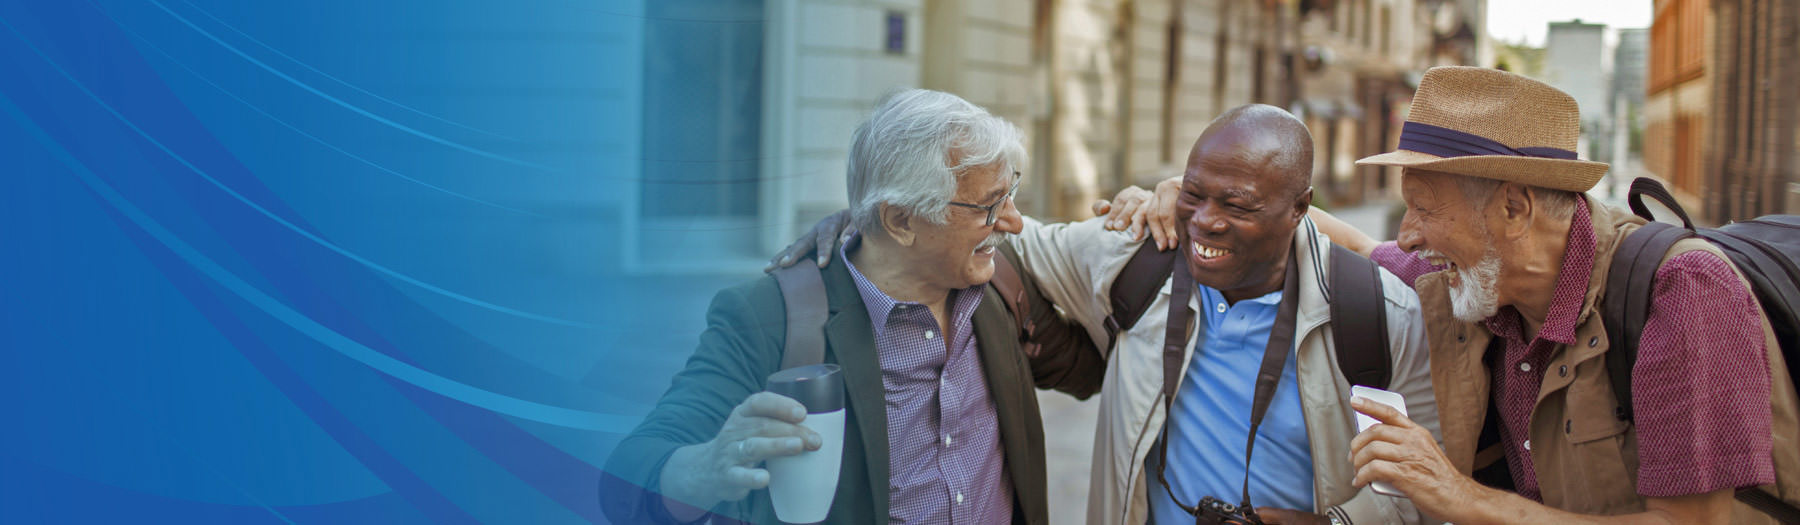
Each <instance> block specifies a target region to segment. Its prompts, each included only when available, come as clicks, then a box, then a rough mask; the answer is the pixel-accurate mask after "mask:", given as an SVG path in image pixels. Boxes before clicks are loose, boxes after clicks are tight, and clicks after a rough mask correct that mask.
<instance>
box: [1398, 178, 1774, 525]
mask: <svg viewBox="0 0 1800 525" xmlns="http://www.w3.org/2000/svg"><path fill="white" fill-rule="evenodd" d="M1570 222H1571V227H1570V228H1569V240H1568V247H1567V249H1566V251H1565V252H1564V254H1563V261H1562V267H1561V270H1560V271H1559V272H1558V274H1557V279H1556V288H1555V290H1554V291H1553V292H1552V296H1551V301H1550V310H1549V312H1548V315H1546V317H1545V319H1544V323H1543V325H1542V326H1541V327H1540V328H1539V329H1538V333H1537V335H1536V336H1535V337H1533V338H1532V339H1531V340H1529V341H1528V340H1526V339H1525V335H1524V334H1525V330H1524V319H1523V318H1521V317H1520V315H1519V313H1518V311H1517V310H1514V309H1513V308H1512V307H1510V306H1508V307H1503V308H1501V309H1500V311H1499V312H1498V313H1496V314H1495V315H1494V316H1493V317H1489V318H1487V319H1486V320H1484V321H1483V322H1482V323H1483V325H1484V326H1485V327H1486V328H1487V329H1488V331H1490V332H1493V334H1494V336H1495V337H1496V338H1498V339H1500V340H1501V341H1503V342H1504V343H1505V354H1504V355H1503V356H1500V358H1501V359H1502V361H1501V364H1500V366H1497V367H1496V368H1495V369H1494V370H1493V374H1494V377H1493V381H1494V384H1493V392H1494V394H1493V395H1494V400H1495V405H1496V406H1497V407H1498V408H1499V411H1500V417H1501V420H1500V422H1501V425H1500V426H1501V433H1502V437H1503V438H1505V440H1506V446H1505V447H1504V449H1505V450H1506V461H1507V466H1508V467H1511V469H1512V473H1513V482H1514V485H1515V488H1516V489H1517V490H1518V491H1519V495H1521V496H1525V497H1528V498H1531V499H1532V500H1534V501H1541V500H1542V498H1541V497H1540V494H1539V492H1538V481H1537V475H1536V473H1535V471H1534V470H1533V468H1532V464H1531V453H1530V450H1531V449H1530V443H1529V439H1530V435H1529V432H1530V423H1531V411H1532V409H1533V408H1534V407H1535V406H1536V403H1537V395H1538V390H1539V385H1541V384H1542V383H1543V380H1544V373H1545V370H1544V368H1545V364H1546V363H1548V362H1549V360H1550V354H1551V352H1552V350H1553V349H1555V348H1556V346H1557V345H1559V344H1562V345H1570V344H1574V343H1575V328H1576V327H1577V325H1579V324H1580V323H1581V321H1582V319H1580V318H1579V316H1580V314H1581V311H1582V306H1583V305H1584V302H1585V300H1586V292H1587V289H1588V279H1589V278H1590V277H1591V276H1592V274H1593V273H1592V272H1593V269H1594V252H1595V249H1596V248H1595V241H1594V226H1593V221H1592V220H1591V218H1590V215H1589V212H1588V207H1587V203H1586V202H1585V201H1577V205H1576V209H1575V216H1574V217H1573V219H1572V220H1571V221H1570ZM1370 258H1371V259H1374V260H1375V262H1376V263H1378V264H1380V265H1382V267H1384V268H1387V269H1388V271H1391V272H1393V273H1394V275H1396V276H1398V277H1400V279H1401V280H1404V281H1406V282H1407V283H1413V282H1414V281H1416V280H1417V279H1418V278H1419V276H1421V275H1424V274H1426V273H1431V272H1435V271H1438V270H1441V269H1442V268H1441V267H1437V266H1433V265H1431V264H1428V263H1426V262H1424V261H1423V260H1421V259H1419V258H1417V257H1413V256H1411V255H1409V254H1407V253H1405V252H1403V251H1401V250H1400V248H1399V247H1398V245H1396V244H1395V243H1393V242H1387V243H1383V244H1382V245H1381V246H1379V247H1376V248H1375V251H1374V252H1373V253H1372V254H1371V255H1370ZM1651 286H1652V287H1653V290H1652V291H1651V303H1650V313H1649V317H1648V319H1647V320H1646V321H1645V324H1644V332H1643V334H1642V335H1641V336H1640V338H1639V340H1638V361H1637V364H1636V365H1635V366H1634V367H1633V369H1632V376H1633V379H1632V387H1631V388H1632V409H1633V411H1634V412H1635V413H1636V417H1635V419H1634V422H1635V424H1636V425H1637V436H1638V472H1637V491H1638V494H1640V495H1643V496H1645V497H1652V498H1654V497H1672V496H1682V495H1689V494H1702V493H1706V492H1712V491H1714V490H1719V489H1723V488H1735V487H1747V486H1754V485H1762V484H1768V483H1773V482H1774V481H1775V466H1774V462H1773V460H1772V459H1771V458H1770V455H1769V450H1770V446H1771V443H1770V423H1769V420H1770V415H1769V365H1768V360H1767V357H1766V354H1765V349H1764V347H1763V334H1762V324H1761V322H1762V311H1761V309H1760V308H1759V307H1758V306H1757V303H1756V301H1755V299H1754V297H1753V296H1752V295H1751V294H1750V291H1749V290H1748V289H1746V288H1745V287H1744V284H1743V283H1742V282H1741V281H1739V280H1738V277H1737V275H1736V274H1735V273H1734V272H1732V270H1731V266H1730V265H1729V263H1727V262H1726V261H1724V260H1722V259H1720V258H1718V257H1717V256H1714V255H1712V254H1709V253H1705V252H1689V253H1684V254H1681V255H1678V256H1676V257H1674V258H1671V259H1670V260H1669V261H1668V262H1667V263H1666V264H1664V265H1663V266H1662V267H1661V268H1658V269H1657V271H1656V278H1655V279H1654V280H1653V281H1652V284H1651Z"/></svg>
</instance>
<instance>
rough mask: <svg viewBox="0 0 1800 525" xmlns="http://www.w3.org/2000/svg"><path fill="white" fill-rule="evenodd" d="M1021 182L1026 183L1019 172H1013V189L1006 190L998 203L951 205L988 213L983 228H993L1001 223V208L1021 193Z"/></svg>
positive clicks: (957, 203)
mask: <svg viewBox="0 0 1800 525" xmlns="http://www.w3.org/2000/svg"><path fill="white" fill-rule="evenodd" d="M1021 182H1025V179H1024V178H1022V177H1020V176H1019V172H1017V171H1015V172H1013V184H1012V189H1010V190H1006V195H1002V196H1000V200H999V201H998V202H995V203H993V204H989V205H986V206H983V205H980V204H969V203H966V202H956V201H950V205H951V206H962V207H964V208H969V209H973V210H981V211H985V212H987V223H985V224H983V226H993V225H994V223H996V222H1000V207H1001V206H1004V205H1006V201H1010V200H1012V199H1013V195H1016V194H1018V193H1019V183H1021Z"/></svg>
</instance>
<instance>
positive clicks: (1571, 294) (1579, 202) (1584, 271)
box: [1485, 196, 1595, 345]
mask: <svg viewBox="0 0 1800 525" xmlns="http://www.w3.org/2000/svg"><path fill="white" fill-rule="evenodd" d="M1594 251H1595V241H1594V223H1593V219H1592V218H1591V214H1589V212H1588V205H1587V200H1586V199H1582V198H1579V196H1578V197H1577V198H1576V199H1575V214H1574V217H1572V218H1570V219H1569V240H1568V242H1567V243H1566V247H1565V248H1564V249H1563V260H1562V268H1561V269H1560V270H1558V271H1557V274H1556V288H1555V289H1554V290H1552V292H1551V296H1550V311H1549V312H1548V313H1547V314H1546V315H1545V316H1544V325H1543V326H1542V327H1540V328H1539V329H1538V333H1537V337H1538V338H1540V339H1547V340H1550V341H1555V342H1558V343H1562V344H1565V345H1567V344H1574V343H1575V328H1576V322H1577V321H1579V320H1580V315H1581V307H1582V305H1583V304H1585V303H1586V302H1587V289H1588V279H1589V278H1591V277H1592V276H1593V272H1594ZM1508 310H1510V309H1508ZM1511 311H1512V312H1513V315H1514V316H1517V313H1516V312H1517V310H1511ZM1506 313H1507V310H1503V311H1502V312H1501V313H1500V314H1497V315H1495V316H1493V317H1489V318H1487V320H1486V321H1485V323H1486V324H1487V327H1488V331H1490V332H1493V333H1502V332H1501V330H1500V328H1501V326H1502V325H1501V324H1500V318H1501V317H1502V316H1504V315H1505V314H1506ZM1520 321H1522V320H1520Z"/></svg>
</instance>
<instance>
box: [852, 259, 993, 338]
mask: <svg viewBox="0 0 1800 525" xmlns="http://www.w3.org/2000/svg"><path fill="white" fill-rule="evenodd" d="M861 243H862V234H860V233H858V234H855V235H853V236H852V237H851V238H850V240H848V241H845V242H844V243H843V245H842V246H839V247H838V260H841V261H844V267H846V268H849V269H850V278H851V280H853V281H855V282H856V292H857V293H858V294H861V295H862V300H863V301H862V302H863V307H864V308H867V309H868V311H869V323H870V324H871V325H874V327H875V337H877V338H879V337H881V332H882V330H884V329H885V328H887V320H888V315H889V314H892V313H893V312H894V311H895V309H908V308H925V305H923V304H920V303H916V302H902V301H899V300H896V299H894V298H893V297H890V296H888V294H887V292H883V291H881V289H880V288H876V287H875V283H874V282H871V281H869V278H867V277H864V276H863V274H862V271H861V270H858V269H856V263H853V262H850V253H849V252H850V251H854V250H855V247H856V246H858V245H860V244H861ZM982 286H985V285H975V286H971V287H968V288H962V289H959V290H951V291H950V296H949V297H948V298H946V299H945V302H946V303H948V305H949V306H950V320H951V322H959V321H961V320H962V319H963V318H966V317H969V316H972V315H974V313H975V307H977V306H980V305H981V297H982V294H981V293H980V290H981V287H982ZM962 292H974V293H962Z"/></svg>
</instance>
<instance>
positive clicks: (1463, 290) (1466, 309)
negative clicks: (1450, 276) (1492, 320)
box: [1450, 247, 1500, 323]
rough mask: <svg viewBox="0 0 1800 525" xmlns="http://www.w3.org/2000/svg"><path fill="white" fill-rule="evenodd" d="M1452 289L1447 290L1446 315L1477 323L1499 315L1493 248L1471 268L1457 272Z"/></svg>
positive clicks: (1497, 265)
mask: <svg viewBox="0 0 1800 525" xmlns="http://www.w3.org/2000/svg"><path fill="white" fill-rule="evenodd" d="M1456 273H1457V275H1456V281H1457V283H1456V285H1455V286H1451V287H1450V314H1451V315H1452V316H1454V317H1456V318H1457V319H1458V320H1461V321H1464V322H1470V323H1474V322H1479V321H1481V320H1483V319H1487V318H1489V317H1493V316H1494V314H1496V313H1499V312H1500V292H1499V291H1498V290H1496V285H1497V284H1498V283H1499V282H1500V254H1498V253H1495V252H1494V249H1493V248H1491V247H1490V248H1488V252H1487V254H1485V255H1482V256H1481V262H1480V263H1477V264H1476V265H1475V267H1474V268H1457V270H1456Z"/></svg>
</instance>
